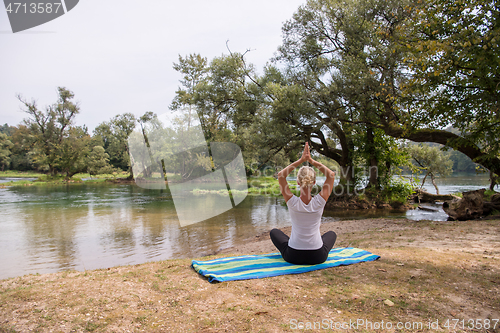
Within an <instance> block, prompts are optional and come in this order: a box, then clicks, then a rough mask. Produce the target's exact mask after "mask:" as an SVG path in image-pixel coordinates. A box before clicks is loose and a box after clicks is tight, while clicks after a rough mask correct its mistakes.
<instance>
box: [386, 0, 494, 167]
mask: <svg viewBox="0 0 500 333" xmlns="http://www.w3.org/2000/svg"><path fill="white" fill-rule="evenodd" d="M499 20H500V10H499V6H498V2H497V1H485V0H470V1H455V0H426V1H419V2H418V5H417V10H416V11H415V16H413V17H412V18H411V19H410V20H408V22H407V24H406V25H407V27H408V28H409V29H408V30H407V41H406V45H405V47H406V48H407V50H409V51H410V53H408V56H407V58H406V59H405V63H406V64H407V66H408V67H409V71H411V73H412V79H411V80H410V81H408V82H407V85H405V86H404V87H403V88H404V91H405V94H407V95H408V96H409V97H410V99H411V103H410V109H409V112H408V114H409V115H411V123H412V126H411V127H412V130H413V129H414V130H413V133H411V132H412V130H410V131H407V130H401V129H397V128H396V129H395V130H394V131H392V133H393V134H394V135H398V132H399V135H401V136H402V137H406V138H409V139H411V140H414V141H423V140H425V141H432V142H437V143H441V144H444V145H448V146H450V147H452V148H454V149H456V150H458V151H460V152H462V153H464V154H465V155H467V156H468V157H469V158H471V159H472V160H473V161H474V162H476V163H480V164H481V165H483V166H484V167H486V168H487V169H489V170H491V171H492V172H494V173H496V174H500V159H499V152H500V151H499V149H500V143H499V141H498V140H497V139H496V138H498V137H499V135H500V110H499V103H500V95H499V91H500V90H499V89H500V61H499V59H500V58H499V57H500V52H499V51H500V44H499V42H498V41H499V40H498V39H499V37H498V36H499V34H500V21H499ZM449 125H452V126H453V127H454V128H456V129H458V133H449V132H448V131H446V130H443V128H445V127H447V126H449ZM403 132H406V133H403ZM423 136H425V137H426V138H423Z"/></svg>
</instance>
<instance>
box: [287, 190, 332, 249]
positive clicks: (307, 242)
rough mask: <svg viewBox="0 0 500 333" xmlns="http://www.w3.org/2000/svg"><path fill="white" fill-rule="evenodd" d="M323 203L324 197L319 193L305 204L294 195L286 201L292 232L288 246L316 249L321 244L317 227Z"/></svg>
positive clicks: (319, 222) (323, 206)
mask: <svg viewBox="0 0 500 333" xmlns="http://www.w3.org/2000/svg"><path fill="white" fill-rule="evenodd" d="M325 204H326V201H325V199H323V197H322V196H321V195H319V194H317V195H315V196H314V197H313V198H312V199H311V201H310V202H309V204H307V205H306V204H305V203H304V202H303V201H302V200H301V199H300V198H299V197H297V196H295V195H294V196H292V197H291V198H290V200H288V201H287V203H286V205H287V206H288V211H289V212H290V219H291V220H292V234H291V235H290V240H289V241H288V246H290V247H291V248H293V249H295V250H317V249H319V248H321V247H322V246H323V240H322V239H321V234H320V231H319V227H320V224H321V216H322V215H323V209H324V208H325Z"/></svg>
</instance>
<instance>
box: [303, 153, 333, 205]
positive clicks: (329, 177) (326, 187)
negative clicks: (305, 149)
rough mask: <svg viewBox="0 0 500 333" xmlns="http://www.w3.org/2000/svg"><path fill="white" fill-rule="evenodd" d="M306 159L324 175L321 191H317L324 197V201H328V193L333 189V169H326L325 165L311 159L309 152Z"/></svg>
mask: <svg viewBox="0 0 500 333" xmlns="http://www.w3.org/2000/svg"><path fill="white" fill-rule="evenodd" d="M307 161H308V162H309V163H311V165H312V166H314V167H316V168H317V169H318V170H319V171H321V172H322V173H323V174H324V175H325V176H326V179H325V183H324V184H323V188H322V189H321V192H319V195H321V196H322V197H323V199H325V201H328V197H330V194H331V193H332V191H333V182H334V181H335V171H332V170H330V169H328V167H327V166H326V165H324V164H322V163H320V162H318V161H315V160H313V159H312V157H311V154H309V158H308V160H307Z"/></svg>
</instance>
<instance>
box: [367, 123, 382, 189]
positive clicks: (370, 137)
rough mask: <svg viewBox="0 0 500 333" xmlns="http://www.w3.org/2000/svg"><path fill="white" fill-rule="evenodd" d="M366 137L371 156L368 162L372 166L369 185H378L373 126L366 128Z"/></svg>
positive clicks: (369, 168)
mask: <svg viewBox="0 0 500 333" xmlns="http://www.w3.org/2000/svg"><path fill="white" fill-rule="evenodd" d="M366 139H367V141H368V149H369V158H368V162H369V164H370V166H369V167H368V187H375V188H377V187H378V185H379V184H378V161H377V155H376V153H375V149H373V148H374V147H375V142H374V141H375V137H374V135H373V128H372V127H370V126H368V128H367V130H366Z"/></svg>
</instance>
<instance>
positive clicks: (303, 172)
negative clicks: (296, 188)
mask: <svg viewBox="0 0 500 333" xmlns="http://www.w3.org/2000/svg"><path fill="white" fill-rule="evenodd" d="M297 182H298V183H300V186H301V187H302V186H303V187H312V186H313V185H314V183H315V182H316V172H315V171H314V169H313V168H311V167H309V166H303V167H302V168H300V169H299V172H298V173H297Z"/></svg>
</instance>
